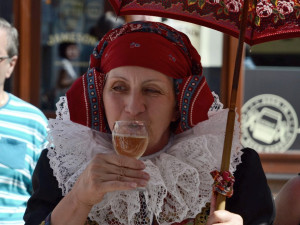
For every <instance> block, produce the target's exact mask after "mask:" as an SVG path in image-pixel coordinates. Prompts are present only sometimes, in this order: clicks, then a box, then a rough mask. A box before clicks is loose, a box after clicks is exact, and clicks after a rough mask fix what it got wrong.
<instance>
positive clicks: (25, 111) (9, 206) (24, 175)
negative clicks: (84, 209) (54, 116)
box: [0, 18, 47, 225]
mask: <svg viewBox="0 0 300 225" xmlns="http://www.w3.org/2000/svg"><path fill="white" fill-rule="evenodd" d="M17 59H18V32H17V30H16V29H15V28H14V27H13V26H11V25H10V24H9V23H8V22H7V21H6V20H4V19H3V18H0V224H2V225H3V224H24V221H23V215H24V212H25V209H26V204H27V200H28V198H29V197H30V196H31V194H32V184H31V178H32V173H33V170H34V168H35V165H36V162H37V160H38V159H39V156H40V153H41V150H42V149H43V148H44V147H45V145H46V144H47V139H46V136H47V119H46V117H45V115H44V114H43V113H42V112H41V111H40V110H39V109H38V108H36V107H35V106H33V105H31V104H29V103H27V102H25V101H23V100H21V99H20V98H18V97H16V96H14V95H12V94H11V93H7V92H5V91H4V83H5V80H6V79H8V78H9V77H10V76H11V74H12V72H13V70H14V67H15V65H16V62H17Z"/></svg>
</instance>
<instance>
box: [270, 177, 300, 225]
mask: <svg viewBox="0 0 300 225" xmlns="http://www.w3.org/2000/svg"><path fill="white" fill-rule="evenodd" d="M275 205H276V217H275V222H274V225H281V224H290V225H299V224H300V176H297V177H294V178H293V179H291V180H289V181H288V182H287V183H286V184H285V185H284V186H283V187H282V189H281V190H280V192H279V193H278V195H277V196H276V198H275Z"/></svg>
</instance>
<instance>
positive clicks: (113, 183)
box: [72, 121, 150, 206]
mask: <svg viewBox="0 0 300 225" xmlns="http://www.w3.org/2000/svg"><path fill="white" fill-rule="evenodd" d="M120 124H121V125H120ZM112 133H113V143H114V148H115V150H116V151H117V153H118V154H97V155H96V156H95V157H94V158H93V159H92V161H91V162H90V163H89V165H88V166H87V168H86V169H85V171H84V172H83V173H82V174H81V175H80V177H79V178H78V180H77V182H76V184H75V186H74V188H73V189H72V192H73V194H75V199H76V200H77V201H78V202H79V203H81V204H82V203H83V204H84V205H89V206H93V205H94V204H97V203H99V202H100V201H101V200H102V198H103V196H104V194H105V193H107V192H113V191H125V190H132V189H136V188H137V187H145V186H146V185H147V183H148V180H149V179H150V177H149V175H148V174H147V173H146V172H144V171H143V170H144V169H145V165H144V163H143V162H142V161H140V160H137V159H138V158H139V157H140V156H141V155H143V154H144V152H145V150H146V148H147V144H148V132H147V129H146V127H145V124H144V122H141V121H130V122H128V121H126V122H124V121H122V122H120V121H117V122H116V123H115V126H114V129H113V132H112Z"/></svg>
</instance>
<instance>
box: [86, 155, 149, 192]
mask: <svg viewBox="0 0 300 225" xmlns="http://www.w3.org/2000/svg"><path fill="white" fill-rule="evenodd" d="M91 167H92V168H91V170H92V171H93V172H94V173H96V174H98V176H99V178H100V179H101V180H102V181H123V182H138V183H141V184H140V185H142V186H145V185H144V184H143V183H145V182H141V181H148V180H149V179H150V176H149V174H148V173H146V172H144V171H143V169H145V165H144V163H143V162H142V161H139V160H137V159H134V158H130V157H123V156H119V155H116V154H111V155H107V154H98V155H97V156H96V157H95V158H94V160H93V161H92V162H91Z"/></svg>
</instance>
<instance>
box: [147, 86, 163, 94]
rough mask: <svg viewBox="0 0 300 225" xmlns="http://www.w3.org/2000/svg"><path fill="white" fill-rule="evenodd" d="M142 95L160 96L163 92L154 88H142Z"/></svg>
mask: <svg viewBox="0 0 300 225" xmlns="http://www.w3.org/2000/svg"><path fill="white" fill-rule="evenodd" d="M143 93H145V94H150V95H161V94H163V92H162V91H161V90H159V89H156V88H144V89H143Z"/></svg>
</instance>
